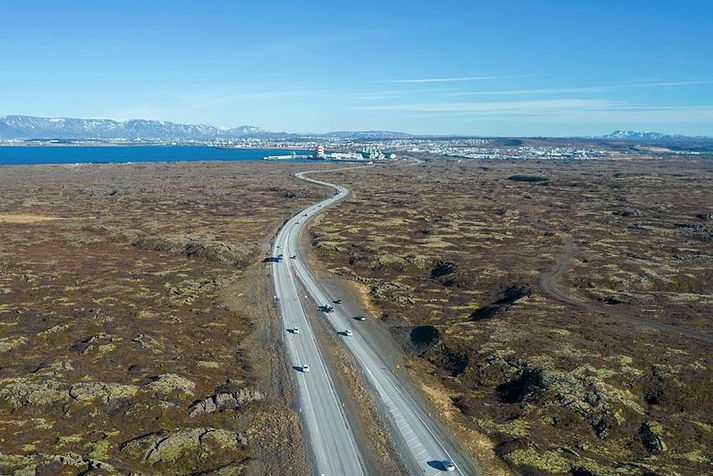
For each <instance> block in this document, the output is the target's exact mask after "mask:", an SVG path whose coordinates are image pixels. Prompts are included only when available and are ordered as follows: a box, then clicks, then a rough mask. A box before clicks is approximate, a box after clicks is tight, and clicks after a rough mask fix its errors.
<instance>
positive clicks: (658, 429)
mask: <svg viewBox="0 0 713 476" xmlns="http://www.w3.org/2000/svg"><path fill="white" fill-rule="evenodd" d="M639 436H640V437H641V442H642V443H643V445H644V448H646V450H647V451H648V452H649V453H651V454H653V455H657V454H661V453H663V452H664V451H666V449H667V447H666V443H665V442H664V440H663V427H662V426H661V424H660V423H658V422H655V421H653V420H647V421H645V422H644V423H643V424H642V425H641V430H639Z"/></svg>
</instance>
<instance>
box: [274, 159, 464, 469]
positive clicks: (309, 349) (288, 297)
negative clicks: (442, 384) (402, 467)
mask: <svg viewBox="0 0 713 476" xmlns="http://www.w3.org/2000/svg"><path fill="white" fill-rule="evenodd" d="M353 168H355V167H349V168H347V169H353ZM338 170H346V169H344V168H342V169H330V170H313V171H305V172H299V173H297V174H295V176H296V177H298V178H300V179H302V180H306V181H308V182H311V183H315V184H318V185H323V186H327V187H331V188H332V189H334V190H335V191H336V193H335V195H334V196H332V197H330V198H328V199H326V200H324V201H322V202H320V203H318V204H315V205H312V206H310V207H308V208H307V209H305V210H303V211H302V212H301V213H299V214H298V215H295V216H294V217H292V218H291V219H290V220H288V221H287V222H286V223H285V225H284V226H283V227H282V229H281V230H280V232H279V233H278V235H277V238H276V240H275V244H274V247H273V256H275V257H276V256H278V255H279V254H282V255H283V256H284V258H283V259H282V261H281V262H280V261H278V262H274V263H273V267H272V271H273V273H272V274H273V280H274V283H275V290H276V298H277V299H278V300H279V303H280V309H281V311H282V319H283V322H284V324H285V327H286V328H288V329H289V328H292V327H294V326H297V327H299V328H300V333H299V334H296V335H295V334H288V335H287V339H286V341H287V349H288V353H289V355H290V358H291V360H292V362H293V365H294V366H295V370H296V371H298V369H299V367H300V366H301V365H302V364H303V363H306V364H308V365H309V367H310V372H309V373H306V374H305V373H301V372H299V374H298V378H297V383H298V388H299V395H300V405H301V413H302V417H303V420H304V422H305V426H306V430H307V434H308V437H309V440H310V445H311V449H312V454H313V456H314V462H315V466H316V470H317V472H318V473H319V474H325V475H352V474H355V475H358V474H363V473H364V465H363V461H362V459H361V456H360V452H359V449H358V448H357V446H356V444H355V441H354V435H353V434H352V432H351V429H350V427H349V423H348V421H347V419H346V417H345V415H344V412H343V411H342V407H341V403H340V402H339V396H338V395H337V393H336V391H335V390H334V386H333V384H332V380H331V377H330V375H329V371H328V369H327V367H326V365H325V363H324V359H323V357H322V355H321V353H320V351H319V345H318V343H317V341H316V339H315V337H314V334H313V333H312V330H311V327H310V324H309V321H308V320H307V317H306V315H305V312H304V308H303V307H302V306H303V304H302V301H301V300H300V298H301V297H302V296H300V295H299V288H298V286H297V284H296V280H297V279H299V281H300V282H301V284H302V285H303V289H304V290H305V291H306V292H307V294H308V295H309V297H310V298H311V301H312V302H311V303H310V302H309V301H308V302H307V303H306V305H312V306H321V305H325V304H329V303H331V302H332V300H333V299H334V297H330V296H329V295H328V293H327V292H326V291H325V290H324V288H323V287H322V286H321V285H320V283H319V282H318V281H317V280H316V279H315V278H314V276H313V275H312V273H311V272H310V270H309V269H308V267H307V265H306V263H305V261H304V260H303V259H302V257H301V256H300V254H299V236H300V232H301V231H302V226H303V225H304V222H305V221H306V220H307V219H308V218H310V217H312V216H313V215H315V214H316V213H318V212H320V211H321V210H323V209H324V208H325V207H327V206H329V205H332V204H334V203H336V202H338V201H340V200H342V199H344V198H345V197H346V196H347V194H348V190H347V189H346V188H345V187H342V186H339V185H334V184H331V183H328V182H323V181H320V180H315V179H311V178H308V177H306V175H307V174H309V173H315V172H334V171H338ZM291 256H296V259H292V258H291ZM305 297H307V296H305ZM315 303H316V304H315ZM323 314H324V317H325V319H326V321H327V322H328V323H329V324H330V325H331V326H332V328H333V329H334V331H335V332H338V333H340V334H342V339H343V342H344V345H345V347H346V348H347V349H349V351H350V352H351V353H352V355H353V356H354V359H355V361H356V363H357V364H358V365H359V367H360V368H361V370H362V371H363V372H364V375H365V377H366V379H367V381H368V383H369V384H370V385H371V387H372V390H373V393H374V394H375V395H376V397H378V398H377V401H376V403H377V405H379V407H380V408H381V409H382V413H383V414H385V415H386V416H387V418H388V420H389V424H390V426H391V434H392V435H394V436H395V438H396V443H397V447H398V448H400V449H401V451H400V456H401V459H402V460H403V462H404V463H405V464H406V466H407V467H408V468H409V470H410V472H411V473H412V474H418V475H435V474H445V473H444V470H445V468H444V467H443V466H442V463H441V462H442V461H443V460H447V459H450V460H452V461H454V463H455V465H456V470H455V471H454V472H453V473H452V474H458V475H476V474H477V470H476V468H475V467H474V466H473V465H472V463H471V462H470V461H469V460H468V459H467V458H466V457H465V456H463V454H462V452H461V451H460V450H459V449H458V447H457V445H455V444H454V443H453V442H452V441H451V439H450V437H449V436H447V433H446V432H445V431H443V429H442V428H441V427H440V425H439V423H438V422H436V421H435V420H433V418H432V417H431V416H430V414H429V413H428V412H427V411H425V410H424V409H423V405H422V404H421V403H420V402H419V401H418V399H417V398H414V396H412V395H410V394H409V392H408V391H406V390H405V389H404V388H403V387H402V386H401V384H400V383H399V381H398V379H397V377H396V376H395V375H394V374H393V373H392V372H391V370H390V369H389V366H388V364H387V363H386V362H384V361H383V360H382V359H381V357H380V355H379V353H378V352H376V350H375V349H373V348H372V347H371V345H370V342H369V339H367V338H366V337H365V336H362V335H360V332H359V328H358V326H352V323H353V322H354V321H353V320H352V319H351V316H347V315H345V314H344V313H342V312H341V311H340V310H339V309H338V308H337V309H335V310H334V311H333V312H328V313H327V312H325V313H323ZM346 329H351V330H352V331H353V335H351V336H348V337H347V336H345V335H343V332H344V331H345V330H346Z"/></svg>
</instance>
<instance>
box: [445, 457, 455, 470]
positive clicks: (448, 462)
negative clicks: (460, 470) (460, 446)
mask: <svg viewBox="0 0 713 476" xmlns="http://www.w3.org/2000/svg"><path fill="white" fill-rule="evenodd" d="M443 468H445V470H446V471H455V470H456V465H455V464H454V463H453V461H451V460H449V459H447V460H443Z"/></svg>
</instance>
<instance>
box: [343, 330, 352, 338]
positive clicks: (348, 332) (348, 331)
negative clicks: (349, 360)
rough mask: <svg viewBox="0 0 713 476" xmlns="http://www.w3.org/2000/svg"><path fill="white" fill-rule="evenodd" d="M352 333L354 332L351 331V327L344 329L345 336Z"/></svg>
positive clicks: (349, 335)
mask: <svg viewBox="0 0 713 476" xmlns="http://www.w3.org/2000/svg"><path fill="white" fill-rule="evenodd" d="M353 334H354V333H353V332H352V330H351V329H347V330H346V331H344V335H345V336H347V337H351V336H352V335H353Z"/></svg>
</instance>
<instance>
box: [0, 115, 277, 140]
mask: <svg viewBox="0 0 713 476" xmlns="http://www.w3.org/2000/svg"><path fill="white" fill-rule="evenodd" d="M264 132H265V131H263V130H262V129H260V128H259V127H255V126H240V127H236V128H233V129H219V128H217V127H214V126H211V125H207V124H198V125H194V124H177V123H174V122H166V121H150V120H143V119H133V120H129V121H115V120H112V119H75V118H65V117H62V118H45V117H33V116H4V117H0V139H50V138H52V139H54V138H61V139H101V140H110V139H147V140H185V139H218V138H239V137H246V136H251V135H259V134H262V133H264Z"/></svg>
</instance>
